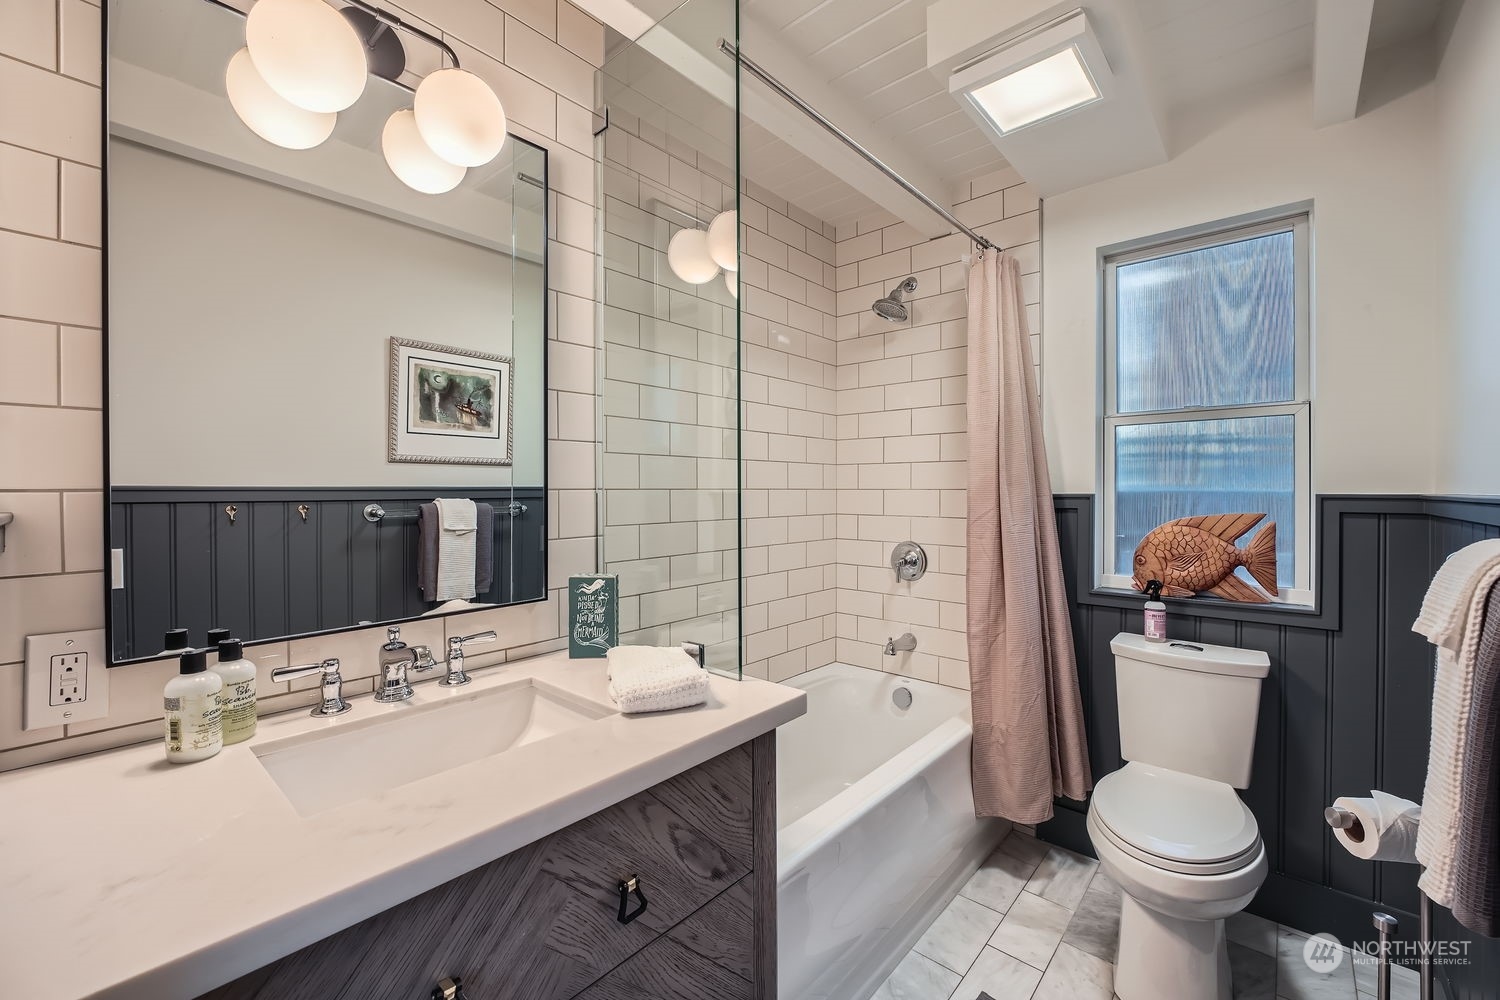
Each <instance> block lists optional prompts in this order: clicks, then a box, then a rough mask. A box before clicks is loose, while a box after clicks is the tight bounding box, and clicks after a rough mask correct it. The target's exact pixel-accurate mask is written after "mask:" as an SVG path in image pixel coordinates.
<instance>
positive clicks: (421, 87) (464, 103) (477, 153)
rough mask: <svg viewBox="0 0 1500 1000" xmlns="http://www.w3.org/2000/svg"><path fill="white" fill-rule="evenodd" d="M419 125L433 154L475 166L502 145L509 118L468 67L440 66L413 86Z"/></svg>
mask: <svg viewBox="0 0 1500 1000" xmlns="http://www.w3.org/2000/svg"><path fill="white" fill-rule="evenodd" d="M413 110H414V111H415V112H416V123H417V130H418V131H419V132H421V133H422V139H423V141H424V142H426V143H427V146H428V148H430V149H431V150H432V151H433V152H434V153H436V154H437V155H438V156H440V157H442V158H443V159H445V160H447V161H448V162H449V163H452V164H455V165H456V166H460V167H479V166H483V165H484V164H486V163H488V162H490V161H491V160H493V159H494V158H495V157H496V156H498V155H499V154H500V150H501V148H502V147H503V146H504V145H505V136H506V133H507V131H508V129H509V127H510V123H509V122H507V121H506V119H505V108H504V107H502V106H501V104H500V98H498V97H496V96H495V92H494V91H493V90H491V89H490V88H489V85H488V84H486V83H485V82H484V81H483V80H481V79H479V77H477V76H475V75H474V74H473V73H470V72H469V71H468V70H463V69H459V68H458V67H457V66H455V67H453V68H452V69H440V70H438V71H437V72H435V73H430V74H428V76H427V78H426V79H424V80H423V81H422V82H421V83H419V84H418V85H417V96H416V100H415V101H414V102H413Z"/></svg>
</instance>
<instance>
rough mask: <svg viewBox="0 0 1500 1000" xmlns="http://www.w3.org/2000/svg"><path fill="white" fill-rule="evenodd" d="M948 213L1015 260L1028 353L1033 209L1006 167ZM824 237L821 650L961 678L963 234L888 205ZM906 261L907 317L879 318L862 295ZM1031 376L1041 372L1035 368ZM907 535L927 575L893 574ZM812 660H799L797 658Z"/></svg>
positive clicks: (900, 272)
mask: <svg viewBox="0 0 1500 1000" xmlns="http://www.w3.org/2000/svg"><path fill="white" fill-rule="evenodd" d="M954 199H955V202H956V204H955V206H954V214H955V215H957V216H958V218H959V219H961V220H962V221H963V222H964V223H965V224H966V225H969V226H971V227H973V228H974V229H975V230H976V231H978V232H979V233H980V234H981V235H983V236H985V237H986V238H988V239H990V240H992V241H993V242H995V243H997V244H999V245H1000V246H1003V247H1005V248H1007V249H1008V250H1009V252H1010V253H1012V254H1014V255H1015V256H1016V257H1018V258H1019V259H1020V261H1021V271H1022V273H1023V275H1024V277H1023V284H1024V292H1025V301H1026V318H1027V323H1028V325H1029V326H1030V329H1031V334H1032V352H1033V355H1034V356H1035V360H1036V362H1037V364H1038V365H1040V362H1041V341H1040V335H1041V318H1040V313H1039V308H1040V307H1039V306H1038V302H1039V301H1040V284H1041V281H1040V279H1041V275H1040V265H1039V260H1040V254H1039V253H1038V250H1039V246H1040V244H1039V242H1038V240H1039V238H1040V237H1039V234H1040V210H1039V204H1038V200H1037V197H1036V193H1035V191H1034V190H1033V189H1032V188H1031V186H1030V185H1028V184H1025V183H1023V182H1022V181H1021V178H1020V177H1019V176H1018V175H1017V174H1016V172H1015V171H1014V170H1013V169H1010V168H1006V169H1005V170H1001V171H997V172H996V173H993V174H989V175H987V176H985V177H981V178H979V179H978V180H975V181H973V182H971V183H969V184H965V185H961V186H960V188H959V190H957V191H955V192H954ZM838 236H839V239H838V242H837V244H836V246H835V248H834V263H835V264H836V265H837V270H836V280H835V284H834V288H835V291H836V295H837V314H838V320H837V323H836V326H835V336H834V339H835V341H836V344H837V349H838V350H837V368H836V374H835V383H836V386H837V393H836V396H837V406H836V413H837V420H836V434H835V435H834V437H835V438H836V445H837V458H836V464H835V468H834V473H835V475H834V482H833V485H834V486H835V487H836V489H837V497H836V500H835V503H836V513H837V515H838V516H837V517H836V518H834V531H833V532H832V533H830V534H828V535H826V536H825V537H826V538H829V539H834V540H835V541H833V544H834V546H835V547H836V561H835V582H834V587H835V598H834V602H833V603H834V610H835V616H834V633H835V635H836V637H837V639H836V644H835V655H834V658H836V659H838V660H839V661H841V662H844V663H852V664H855V665H857V666H862V667H870V668H873V669H876V670H887V671H891V672H894V673H900V674H905V675H908V676H912V677H917V678H920V679H922V680H928V681H937V682H939V683H941V684H947V685H951V686H954V687H963V688H966V687H968V686H969V666H968V659H969V657H968V645H967V640H966V637H965V597H964V586H965V569H966V562H965V552H966V549H965V540H964V525H965V517H966V513H967V492H966V485H967V475H968V467H967V466H968V463H967V448H968V445H967V433H966V419H965V409H966V408H965V405H964V404H965V393H966V389H967V386H966V380H965V371H966V370H967V362H966V348H967V344H968V329H967V319H966V316H967V308H966V305H965V282H966V266H965V264H964V263H963V260H962V257H963V255H964V254H966V253H968V252H969V249H970V247H969V243H968V241H967V239H966V238H965V237H963V236H961V235H953V236H945V237H942V238H941V239H937V240H932V241H930V242H928V241H925V240H921V239H920V238H919V237H918V236H917V234H916V233H914V232H913V231H912V229H911V227H910V226H907V225H906V224H904V223H901V222H898V221H896V219H894V218H893V217H890V216H882V217H877V218H871V219H869V220H866V221H863V222H861V223H858V224H856V225H855V226H854V227H853V228H852V230H851V231H844V230H840V232H839V233H838ZM907 275H913V276H915V277H916V279H917V290H916V292H915V293H913V294H912V295H910V296H908V297H907V301H908V302H909V304H910V309H911V318H910V319H909V320H908V321H907V322H904V323H890V322H887V321H885V320H882V319H880V318H879V317H877V316H875V314H874V313H873V312H871V311H870V305H871V303H873V302H874V301H875V300H876V299H878V298H880V297H881V296H883V295H885V294H886V293H887V292H888V291H889V290H890V288H891V287H892V286H893V285H895V284H896V282H898V281H900V280H901V279H902V278H905V277H906V276H907ZM1039 381H1040V380H1039ZM907 539H910V540H912V541H915V542H918V543H919V544H921V545H922V547H923V548H925V549H926V551H927V557H928V560H929V563H928V570H927V575H926V576H924V577H923V578H922V579H921V580H919V581H917V582H915V583H898V582H897V580H896V576H895V573H894V572H893V571H892V570H891V567H890V555H891V549H892V547H893V546H894V545H895V544H896V543H897V542H901V541H905V540H907ZM903 632H911V633H912V634H913V635H914V636H915V637H916V639H917V648H916V650H915V651H914V652H909V653H898V654H897V655H895V656H886V655H884V646H885V642H886V640H887V639H888V638H891V637H895V636H899V635H901V633H903ZM819 665H821V663H813V662H808V663H807V664H806V666H807V668H808V669H811V668H812V667H815V666H819Z"/></svg>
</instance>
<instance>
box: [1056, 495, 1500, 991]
mask: <svg viewBox="0 0 1500 1000" xmlns="http://www.w3.org/2000/svg"><path fill="white" fill-rule="evenodd" d="M1055 506H1056V511H1057V525H1058V536H1059V542H1060V544H1061V550H1062V554H1063V560H1064V567H1063V569H1064V575H1065V577H1066V583H1067V589H1068V600H1069V606H1070V611H1071V617H1072V624H1073V636H1074V642H1075V645H1076V647H1077V651H1078V671H1079V684H1080V687H1081V690H1082V695H1083V705H1084V715H1085V724H1086V728H1087V732H1088V737H1089V756H1090V762H1091V764H1092V765H1093V769H1094V775H1095V778H1096V779H1097V778H1098V777H1099V776H1101V775H1104V774H1108V773H1109V772H1111V771H1114V770H1116V769H1117V768H1119V767H1121V766H1123V764H1124V761H1123V760H1122V759H1121V757H1120V732H1119V720H1118V714H1117V710H1116V709H1117V706H1116V700H1115V699H1116V692H1115V674H1114V659H1113V655H1112V654H1111V652H1110V649H1109V641H1110V639H1111V637H1113V636H1114V635H1115V634H1116V633H1117V632H1122V631H1128V632H1139V631H1141V629H1142V612H1141V598H1139V597H1132V596H1129V595H1120V594H1118V593H1112V592H1099V591H1094V590H1093V589H1092V582H1093V579H1094V577H1093V572H1094V571H1093V566H1094V550H1093V544H1094V499H1093V497H1092V496H1090V495H1074V494H1069V495H1058V496H1057V497H1056V498H1055ZM1318 526H1319V531H1318V538H1319V546H1318V547H1319V553H1320V555H1319V566H1318V577H1319V579H1318V584H1317V593H1318V599H1319V604H1318V607H1317V609H1316V610H1315V611H1311V612H1309V611H1300V612H1298V611H1288V610H1277V609H1268V608H1266V607H1264V606H1248V607H1239V606H1236V605H1233V604H1227V603H1225V602H1220V601H1212V600H1203V599H1195V600H1191V601H1181V600H1168V601H1167V605H1168V618H1167V623H1168V624H1167V631H1168V635H1169V636H1171V637H1172V638H1174V639H1187V640H1196V641H1199V642H1210V643H1219V644H1223V645H1230V646H1242V647H1246V648H1249V649H1261V650H1265V652H1266V653H1268V654H1269V655H1270V658H1271V674H1270V676H1269V677H1268V678H1267V680H1266V683H1265V684H1264V685H1263V686H1262V688H1261V706H1260V719H1259V725H1258V728H1257V732H1256V743H1255V760H1254V765H1253V770H1252V777H1251V782H1250V787H1249V789H1247V790H1246V791H1245V792H1243V793H1242V795H1243V797H1244V799H1245V802H1246V803H1247V804H1248V805H1249V806H1250V808H1251V810H1252V811H1253V812H1254V813H1255V817H1256V820H1257V822H1258V823H1259V825H1260V831H1261V836H1262V838H1263V839H1264V841H1265V844H1266V852H1267V854H1268V856H1269V861H1270V865H1271V874H1270V876H1269V877H1268V878H1267V880H1266V884H1265V886H1264V887H1263V888H1262V889H1261V892H1260V895H1259V896H1257V898H1256V900H1255V902H1254V903H1252V904H1251V906H1250V910H1251V912H1253V913H1258V914H1260V915H1262V916H1265V917H1268V918H1270V919H1272V920H1276V921H1279V922H1281V923H1284V924H1287V925H1289V926H1292V927H1296V928H1299V929H1302V930H1306V931H1310V932H1311V931H1329V932H1331V933H1333V934H1336V935H1338V936H1339V937H1340V938H1341V939H1342V940H1344V941H1345V942H1348V941H1351V940H1369V939H1371V938H1372V937H1373V936H1374V931H1373V929H1372V928H1371V925H1370V913H1371V912H1372V911H1373V910H1375V909H1384V910H1387V911H1389V912H1391V913H1393V914H1394V915H1396V916H1397V918H1398V919H1399V920H1400V921H1401V935H1400V936H1401V937H1402V938H1408V937H1409V938H1410V939H1413V940H1414V939H1415V937H1416V933H1417V918H1416V912H1417V900H1418V894H1417V886H1416V881H1417V869H1416V866H1414V865H1399V864H1386V863H1368V862H1363V861H1359V860H1357V859H1355V858H1353V857H1351V856H1349V855H1348V854H1347V853H1346V852H1345V851H1343V850H1342V849H1340V848H1339V846H1338V844H1337V843H1336V842H1335V841H1334V839H1333V836H1332V834H1331V833H1330V831H1329V829H1328V827H1327V826H1326V825H1325V824H1324V822H1323V809H1324V807H1325V806H1327V805H1328V803H1330V802H1332V801H1333V799H1334V798H1335V797H1336V796H1338V795H1345V794H1354V795H1364V794H1368V790H1369V789H1371V788H1382V789H1384V790H1386V791H1388V792H1392V793H1394V794H1397V795H1403V796H1406V797H1408V798H1411V799H1414V800H1419V801H1420V799H1421V798H1422V788H1423V784H1424V781H1425V778H1426V773H1427V748H1428V734H1429V727H1430V715H1431V707H1432V663H1433V654H1432V649H1431V647H1430V646H1429V645H1428V643H1427V642H1426V640H1424V639H1422V638H1421V637H1420V636H1418V635H1416V634H1415V633H1414V632H1412V631H1411V624H1412V622H1413V620H1415V618H1416V616H1417V611H1418V610H1419V609H1420V607H1421V603H1422V595H1423V594H1424V593H1425V592H1426V590H1427V584H1428V583H1429V582H1430V581H1431V579H1432V575H1433V574H1434V573H1435V572H1436V571H1437V568H1438V566H1440V565H1441V564H1442V561H1443V560H1444V559H1445V558H1447V556H1448V555H1449V554H1451V553H1452V552H1454V551H1456V550H1457V549H1459V548H1462V547H1463V546H1465V545H1467V544H1469V543H1471V542H1474V541H1478V540H1480V539H1482V538H1495V537H1500V500H1494V499H1446V498H1430V497H1409V496H1327V497H1320V498H1319V500H1318ZM1086 808H1087V807H1086V805H1084V804H1080V803H1077V802H1071V801H1068V800H1064V799H1059V800H1058V802H1057V815H1056V817H1055V818H1054V819H1053V820H1052V821H1051V822H1049V823H1047V824H1044V825H1043V826H1042V828H1041V830H1040V831H1039V832H1040V834H1041V836H1042V837H1043V838H1045V839H1047V840H1050V841H1052V842H1054V843H1058V844H1062V845H1063V846H1066V847H1069V848H1071V849H1074V850H1078V851H1081V852H1083V853H1087V854H1092V853H1093V851H1092V848H1091V847H1090V845H1089V841H1088V835H1087V833H1086V832H1085V830H1084V825H1083V818H1084V815H1085V811H1086ZM1435 928H1436V929H1435V933H1436V935H1437V936H1438V937H1442V938H1447V939H1454V940H1467V941H1471V942H1472V943H1471V945H1470V947H1469V957H1470V964H1469V965H1466V966H1450V967H1446V968H1443V969H1441V970H1439V972H1438V978H1439V979H1441V980H1443V981H1444V982H1445V983H1446V985H1447V986H1448V988H1449V995H1450V996H1452V997H1454V998H1455V1000H1481V998H1483V1000H1494V998H1496V997H1500V942H1496V941H1491V940H1489V939H1485V938H1477V939H1476V936H1475V935H1473V934H1472V933H1470V932H1469V931H1467V930H1465V929H1464V928H1462V927H1461V926H1459V925H1458V924H1457V922H1456V921H1454V920H1453V918H1452V916H1451V915H1450V914H1448V913H1447V911H1445V910H1443V909H1441V908H1439V909H1438V910H1437V914H1436V920H1435Z"/></svg>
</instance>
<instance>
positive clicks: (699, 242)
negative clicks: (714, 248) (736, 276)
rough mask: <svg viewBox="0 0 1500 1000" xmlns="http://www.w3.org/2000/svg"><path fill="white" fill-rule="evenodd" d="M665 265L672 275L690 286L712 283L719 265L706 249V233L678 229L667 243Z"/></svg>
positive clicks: (696, 230) (698, 230)
mask: <svg viewBox="0 0 1500 1000" xmlns="http://www.w3.org/2000/svg"><path fill="white" fill-rule="evenodd" d="M667 264H668V265H669V266H670V267H671V268H672V273H673V274H675V275H677V277H679V278H681V279H682V280H683V281H686V282H687V283H688V284H690V285H703V284H707V283H708V282H710V281H713V280H714V278H715V277H717V276H718V273H719V265H718V264H717V263H716V262H715V261H714V259H713V257H712V255H711V254H710V253H709V249H708V233H706V232H704V231H703V230H701V229H679V230H678V231H677V233H676V235H674V236H673V237H672V239H671V240H670V241H668V243H667Z"/></svg>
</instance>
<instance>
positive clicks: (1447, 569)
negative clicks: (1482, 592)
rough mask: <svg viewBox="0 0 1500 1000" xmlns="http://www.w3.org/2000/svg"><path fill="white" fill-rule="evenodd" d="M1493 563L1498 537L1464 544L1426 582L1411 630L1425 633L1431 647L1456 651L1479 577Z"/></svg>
mask: <svg viewBox="0 0 1500 1000" xmlns="http://www.w3.org/2000/svg"><path fill="white" fill-rule="evenodd" d="M1497 562H1500V538H1488V539H1485V540H1484V541H1482V542H1475V543H1474V544H1473V545H1466V546H1464V547H1463V548H1461V549H1459V550H1458V551H1457V552H1455V553H1453V554H1452V555H1451V556H1449V557H1448V559H1447V561H1446V562H1444V563H1443V565H1442V566H1441V567H1440V568H1439V569H1438V571H1437V575H1436V576H1434V577H1433V578H1432V583H1431V584H1429V585H1428V587H1427V596H1426V597H1424V598H1422V610H1421V612H1420V613H1419V614H1418V615H1417V620H1416V622H1415V623H1414V624H1413V625H1412V627H1411V630H1412V631H1413V632H1416V633H1417V634H1418V635H1422V636H1425V637H1426V638H1427V639H1428V641H1429V642H1431V643H1432V644H1433V645H1434V646H1443V647H1446V648H1448V649H1451V650H1453V651H1454V652H1455V653H1456V652H1458V646H1459V643H1460V642H1462V641H1463V634H1464V623H1465V622H1466V621H1467V620H1468V615H1469V606H1470V605H1471V604H1473V603H1474V591H1475V590H1477V589H1478V588H1479V578H1480V577H1482V576H1484V573H1485V571H1486V570H1488V569H1489V568H1490V567H1491V566H1493V565H1495V564H1496V563H1497ZM1480 600H1481V601H1483V598H1481V599H1480Z"/></svg>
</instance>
